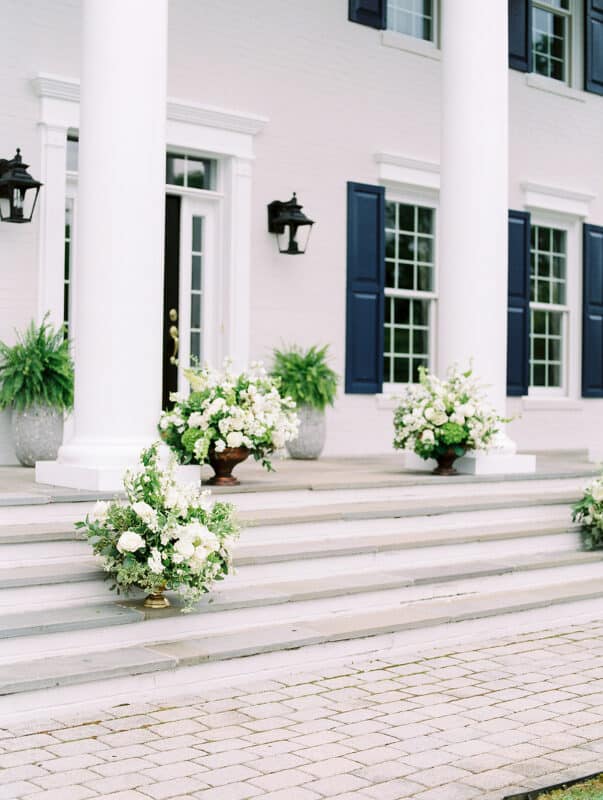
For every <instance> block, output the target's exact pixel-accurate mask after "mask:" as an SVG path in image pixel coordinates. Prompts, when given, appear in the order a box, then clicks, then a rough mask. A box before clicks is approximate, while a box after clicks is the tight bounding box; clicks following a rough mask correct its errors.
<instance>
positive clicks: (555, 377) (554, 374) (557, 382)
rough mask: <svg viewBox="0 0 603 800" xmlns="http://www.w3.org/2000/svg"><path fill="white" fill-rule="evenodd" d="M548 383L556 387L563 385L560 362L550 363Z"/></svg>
mask: <svg viewBox="0 0 603 800" xmlns="http://www.w3.org/2000/svg"><path fill="white" fill-rule="evenodd" d="M548 385H549V386H555V387H560V386H561V367H560V366H559V364H549V368H548Z"/></svg>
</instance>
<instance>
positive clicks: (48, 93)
mask: <svg viewBox="0 0 603 800" xmlns="http://www.w3.org/2000/svg"><path fill="white" fill-rule="evenodd" d="M32 84H33V87H34V90H35V92H36V94H37V95H38V97H42V98H50V99H52V100H67V101H69V102H71V103H79V101H80V84H79V81H77V80H74V79H73V78H62V77H59V76H57V75H47V74H41V75H38V76H37V77H36V78H34V79H33V81H32ZM167 118H168V119H171V120H174V121H175V122H187V123H189V124H191V125H205V126H206V127H209V128H219V129H220V130H224V131H232V132H234V133H244V134H247V135H250V136H255V135H256V134H258V133H260V131H262V130H263V129H264V127H265V126H266V124H267V123H268V118H267V117H262V116H259V115H257V114H249V113H247V112H241V111H228V110H226V109H223V108H216V107H215V106H205V105H198V104H196V103H186V102H184V101H182V100H168V102H167Z"/></svg>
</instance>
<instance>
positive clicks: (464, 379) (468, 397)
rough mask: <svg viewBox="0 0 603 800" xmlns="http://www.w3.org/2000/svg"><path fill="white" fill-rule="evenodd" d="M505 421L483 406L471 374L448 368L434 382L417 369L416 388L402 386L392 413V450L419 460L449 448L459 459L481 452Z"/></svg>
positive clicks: (425, 373)
mask: <svg viewBox="0 0 603 800" xmlns="http://www.w3.org/2000/svg"><path fill="white" fill-rule="evenodd" d="M505 421H506V420H504V419H502V417H499V416H497V415H496V413H495V412H494V411H493V409H492V408H491V407H489V406H488V404H487V403H486V402H485V395H484V391H483V387H482V386H480V384H479V383H477V381H476V380H475V378H474V377H473V373H472V371H471V370H468V371H467V372H460V371H459V370H458V368H456V367H453V368H452V369H450V370H449V371H448V377H447V380H440V379H439V378H437V377H436V376H435V375H433V374H432V373H430V372H428V371H427V370H426V369H425V368H422V369H421V370H420V382H419V384H418V385H417V386H410V387H409V388H408V390H407V392H406V394H405V395H404V397H403V398H402V399H401V402H400V405H399V406H398V407H397V409H396V411H395V415H394V429H395V435H394V447H395V448H397V449H400V450H414V451H415V453H416V454H417V455H419V456H420V457H421V458H437V457H438V456H440V455H442V454H443V453H446V452H447V451H448V450H449V448H453V450H454V453H455V455H456V456H457V457H460V456H462V455H463V454H464V453H465V451H467V450H485V449H486V448H487V447H488V445H489V444H490V443H491V441H492V438H493V437H494V435H495V434H496V433H497V432H498V430H499V424H500V423H501V422H505Z"/></svg>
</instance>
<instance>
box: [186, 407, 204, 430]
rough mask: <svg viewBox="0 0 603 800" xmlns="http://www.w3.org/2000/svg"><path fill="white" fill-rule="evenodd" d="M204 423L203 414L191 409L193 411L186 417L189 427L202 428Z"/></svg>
mask: <svg viewBox="0 0 603 800" xmlns="http://www.w3.org/2000/svg"><path fill="white" fill-rule="evenodd" d="M204 424H205V418H204V416H203V414H200V413H199V412H198V411H193V413H192V414H191V415H190V417H189V418H188V427H189V428H202V427H203V425H204Z"/></svg>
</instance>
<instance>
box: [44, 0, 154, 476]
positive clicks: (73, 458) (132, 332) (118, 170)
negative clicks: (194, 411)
mask: <svg viewBox="0 0 603 800" xmlns="http://www.w3.org/2000/svg"><path fill="white" fill-rule="evenodd" d="M166 67H167V0H152V2H149V0H120V2H119V3H114V2H107V0H84V3H83V32H82V74H81V121H80V160H79V189H78V219H77V237H76V238H77V259H76V263H77V271H78V275H77V281H76V282H75V290H76V293H77V299H76V302H75V313H76V320H75V330H76V332H77V336H76V339H75V360H76V382H75V412H74V414H75V436H74V439H73V440H72V441H71V442H70V443H69V445H67V446H65V447H63V448H62V449H61V452H60V454H59V462H60V463H63V464H71V465H79V466H84V467H86V468H88V467H91V468H97V467H99V468H102V467H103V466H104V467H116V466H120V465H125V464H128V463H132V462H134V461H136V458H137V454H138V451H139V450H140V448H141V447H143V446H144V445H145V444H147V443H149V442H150V441H151V440H152V439H153V438H155V437H156V435H157V434H156V424H157V420H158V416H159V411H160V407H161V374H162V355H161V353H162V337H161V325H162V308H163V302H162V292H163V235H164V194H165V125H166V71H167V70H166Z"/></svg>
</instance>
